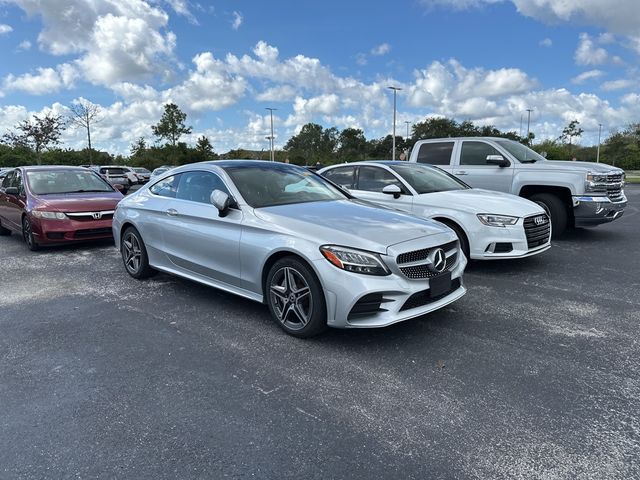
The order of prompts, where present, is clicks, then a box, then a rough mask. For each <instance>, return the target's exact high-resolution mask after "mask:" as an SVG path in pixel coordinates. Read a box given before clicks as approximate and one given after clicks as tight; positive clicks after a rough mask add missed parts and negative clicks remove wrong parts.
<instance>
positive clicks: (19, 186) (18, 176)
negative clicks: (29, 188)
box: [13, 170, 24, 195]
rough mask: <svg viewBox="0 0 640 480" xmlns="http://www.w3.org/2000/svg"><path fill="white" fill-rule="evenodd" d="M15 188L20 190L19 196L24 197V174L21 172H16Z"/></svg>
mask: <svg viewBox="0 0 640 480" xmlns="http://www.w3.org/2000/svg"><path fill="white" fill-rule="evenodd" d="M13 186H14V187H16V188H17V189H18V195H24V184H23V183H22V173H20V170H16V172H15V175H14V177H13Z"/></svg>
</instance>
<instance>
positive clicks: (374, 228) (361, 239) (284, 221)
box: [255, 200, 449, 253]
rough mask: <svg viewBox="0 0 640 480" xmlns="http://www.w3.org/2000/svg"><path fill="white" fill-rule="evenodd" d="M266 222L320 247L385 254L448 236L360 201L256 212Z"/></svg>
mask: <svg viewBox="0 0 640 480" xmlns="http://www.w3.org/2000/svg"><path fill="white" fill-rule="evenodd" d="M255 215H256V216H257V217H258V218H260V219H261V220H263V221H266V222H269V223H270V224H273V225H278V226H279V227H281V228H282V229H283V230H287V231H289V232H290V233H291V234H293V235H296V236H302V237H307V238H309V239H310V240H315V241H317V242H319V243H320V244H336V245H343V246H348V247H354V248H361V249H364V250H369V251H374V252H379V253H386V251H387V247H389V246H391V245H395V244H398V243H402V242H407V241H409V240H414V239H416V238H420V237H425V236H428V235H435V234H441V233H446V232H449V229H448V228H447V227H445V226H444V225H442V224H439V223H436V222H433V221H430V220H423V219H419V218H416V217H412V216H410V215H406V214H403V213H399V212H396V211H393V210H388V209H385V208H381V207H379V206H373V205H372V204H370V203H367V202H361V201H358V200H341V201H330V202H310V203H296V204H291V205H279V206H274V207H264V208H258V209H256V210H255Z"/></svg>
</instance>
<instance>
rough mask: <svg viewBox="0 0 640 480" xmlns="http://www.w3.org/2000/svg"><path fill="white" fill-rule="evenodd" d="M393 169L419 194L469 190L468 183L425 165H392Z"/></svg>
mask: <svg viewBox="0 0 640 480" xmlns="http://www.w3.org/2000/svg"><path fill="white" fill-rule="evenodd" d="M391 169H392V170H393V171H394V172H396V173H397V174H399V175H400V176H401V177H402V178H404V180H405V181H406V182H407V183H408V184H409V185H411V186H412V187H413V189H414V190H415V191H416V192H418V193H433V192H448V191H452V190H466V189H468V188H469V186H468V185H467V184H466V183H463V182H461V181H460V180H458V179H457V178H455V177H454V176H453V175H449V174H448V173H447V172H445V171H443V170H440V169H439V168H434V167H427V166H423V165H391Z"/></svg>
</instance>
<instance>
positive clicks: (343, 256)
mask: <svg viewBox="0 0 640 480" xmlns="http://www.w3.org/2000/svg"><path fill="white" fill-rule="evenodd" d="M320 253H322V255H323V256H324V258H326V259H327V260H328V261H329V262H330V263H332V264H333V265H334V266H336V267H338V268H339V269H341V270H346V271H347V272H354V273H362V274H365V275H389V274H390V273H391V272H390V271H389V269H388V268H387V266H386V265H385V264H384V262H383V261H382V259H381V258H380V256H379V255H378V254H377V253H371V252H365V251H362V250H355V249H353V248H346V247H339V246H337V245H323V246H322V247H320Z"/></svg>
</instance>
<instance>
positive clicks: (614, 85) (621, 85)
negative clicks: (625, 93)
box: [600, 79, 637, 92]
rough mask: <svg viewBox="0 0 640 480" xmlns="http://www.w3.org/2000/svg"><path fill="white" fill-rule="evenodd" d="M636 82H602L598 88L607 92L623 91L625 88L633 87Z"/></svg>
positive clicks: (626, 80) (621, 80) (622, 80)
mask: <svg viewBox="0 0 640 480" xmlns="http://www.w3.org/2000/svg"><path fill="white" fill-rule="evenodd" d="M636 85H637V82H634V81H633V80H628V79H619V80H611V81H608V82H604V83H603V84H602V85H601V86H600V88H602V89H603V90H606V91H608V92H610V91H612V90H624V89H627V88H631V87H635V86H636Z"/></svg>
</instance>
